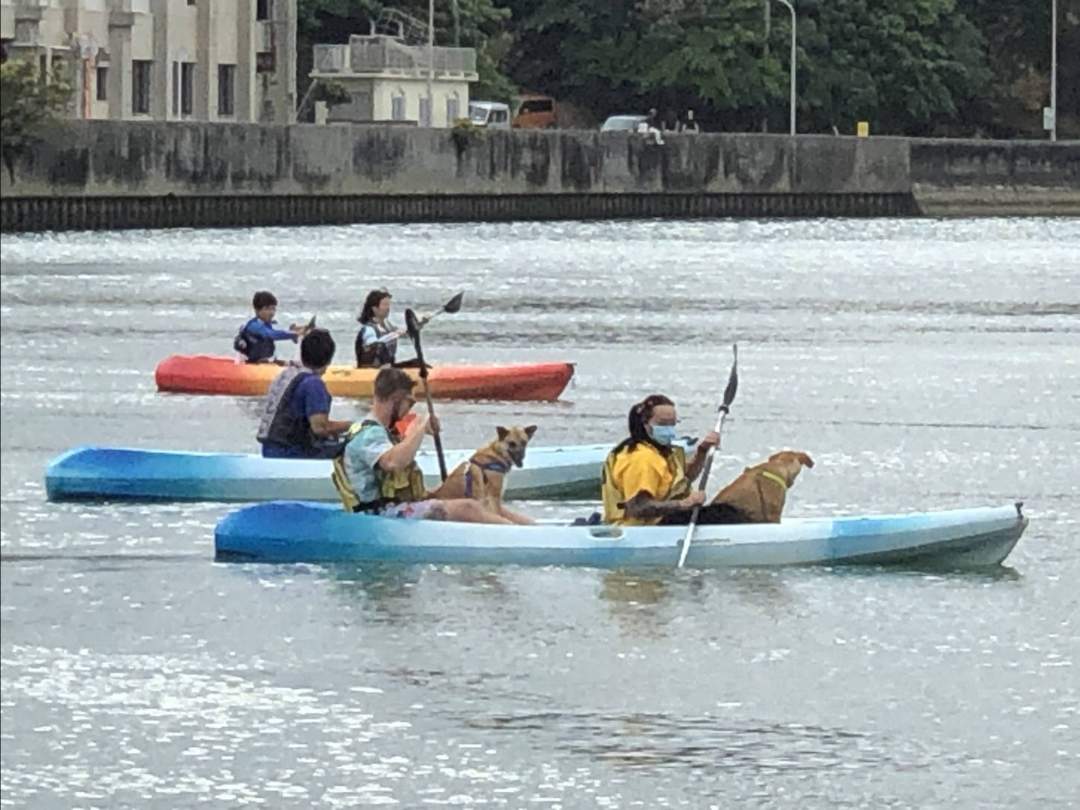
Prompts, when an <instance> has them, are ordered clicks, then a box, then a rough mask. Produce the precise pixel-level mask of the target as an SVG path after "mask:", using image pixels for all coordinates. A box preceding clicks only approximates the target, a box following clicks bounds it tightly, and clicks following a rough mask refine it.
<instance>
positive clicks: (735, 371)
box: [723, 345, 739, 410]
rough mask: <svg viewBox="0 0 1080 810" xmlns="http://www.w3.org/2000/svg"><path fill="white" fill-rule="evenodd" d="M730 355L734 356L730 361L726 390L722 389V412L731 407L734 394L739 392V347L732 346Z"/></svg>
mask: <svg viewBox="0 0 1080 810" xmlns="http://www.w3.org/2000/svg"><path fill="white" fill-rule="evenodd" d="M731 353H732V354H733V355H734V360H732V361H731V376H730V377H728V381H727V388H725V389H724V406H723V407H724V410H727V409H728V408H729V407H731V403H732V402H734V401H735V392H736V391H738V390H739V347H738V345H732V347H731Z"/></svg>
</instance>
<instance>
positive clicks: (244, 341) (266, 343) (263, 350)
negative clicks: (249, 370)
mask: <svg viewBox="0 0 1080 810" xmlns="http://www.w3.org/2000/svg"><path fill="white" fill-rule="evenodd" d="M258 320H259V319H258V318H252V319H251V320H250V321H248V322H247V323H245V324H244V325H243V326H242V327H240V331H239V332H238V333H237V334H236V337H235V338H233V348H234V349H236V351H238V352H240V354H242V355H244V357H246V358H247V361H248V362H249V363H261V362H263V361H264V360H269V359H271V358H272V357H273V356H274V341H272V340H271V339H270V338H264V337H261V336H260V335H256V334H254V333H253V332H252V331H251V327H252V325H253V324H254V323H255V322H256V321H258Z"/></svg>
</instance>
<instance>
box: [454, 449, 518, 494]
mask: <svg viewBox="0 0 1080 810" xmlns="http://www.w3.org/2000/svg"><path fill="white" fill-rule="evenodd" d="M473 467H479V468H480V481H481V483H483V484H484V485H485V486H484V488H485V489H487V476H486V475H484V471H485V470H489V471H490V472H497V473H499V474H500V475H506V474H507V473H508V472H510V465H509V464H507V463H506V462H503V461H498V460H496V461H486V462H484V463H481V462H480V461H478V460H477V458H476V456H473V457H472V458H470V459H469V466H467V467H466V468H465V497H466V498H471V497H472V496H473V481H474V480H475V476H474V475H473Z"/></svg>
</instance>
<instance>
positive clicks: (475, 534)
mask: <svg viewBox="0 0 1080 810" xmlns="http://www.w3.org/2000/svg"><path fill="white" fill-rule="evenodd" d="M1027 523H1028V520H1027V518H1026V517H1025V516H1024V515H1023V514H1022V512H1021V508H1020V504H1013V505H1008V506H1001V507H986V508H976V509H957V510H952V511H947V512H917V513H912V514H901V515H876V516H859V517H835V518H794V519H785V520H784V521H783V522H782V523H779V524H741V525H727V526H699V527H698V528H697V530H696V531H695V533H694V540H693V543H692V544H691V546H690V552H689V556H688V558H687V562H686V564H687V565H688V566H690V567H695V568H712V567H725V566H762V565H769V566H772V565H813V564H854V563H871V564H892V563H933V564H936V565H944V566H990V565H997V564H999V563H1000V562H1001V561H1002V560H1004V559H1005V557H1007V556H1008V554H1009V552H1010V551H1012V548H1013V546H1015V545H1016V542H1017V541H1018V540H1019V539H1020V535H1021V534H1023V532H1024V529H1025V528H1026V527H1027ZM685 532H686V529H685V527H680V526H648V527H627V528H619V527H614V526H572V525H567V524H565V523H564V524H554V523H546V524H538V525H535V526H492V525H476V524H468V523H448V522H438V521H424V520H401V519H393V518H384V517H377V516H372V515H360V514H352V513H349V512H345V511H344V510H342V509H341V508H340V507H334V506H329V505H326V504H318V503H303V502H296V501H274V502H271V503H265V504H258V505H255V506H248V507H245V508H242V509H238V510H236V511H234V512H232V513H231V514H229V515H227V516H225V517H224V518H222V519H221V521H220V522H219V523H218V525H217V529H216V531H215V533H214V546H215V552H216V556H217V559H218V560H227V561H259V562H276V563H291V562H341V561H363V562H384V561H392V562H405V563H436V564H483V565H504V564H505V565H585V566H592V567H597V568H614V567H637V566H667V567H670V566H673V565H675V564H676V562H677V560H678V557H679V549H680V545H681V542H682V538H683V536H684V534H685Z"/></svg>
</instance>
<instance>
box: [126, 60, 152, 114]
mask: <svg viewBox="0 0 1080 810" xmlns="http://www.w3.org/2000/svg"><path fill="white" fill-rule="evenodd" d="M153 67H154V63H153V62H151V61H150V60H148V59H133V60H131V111H132V112H133V113H134V114H135V115H149V114H150V78H151V71H152V70H153Z"/></svg>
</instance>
